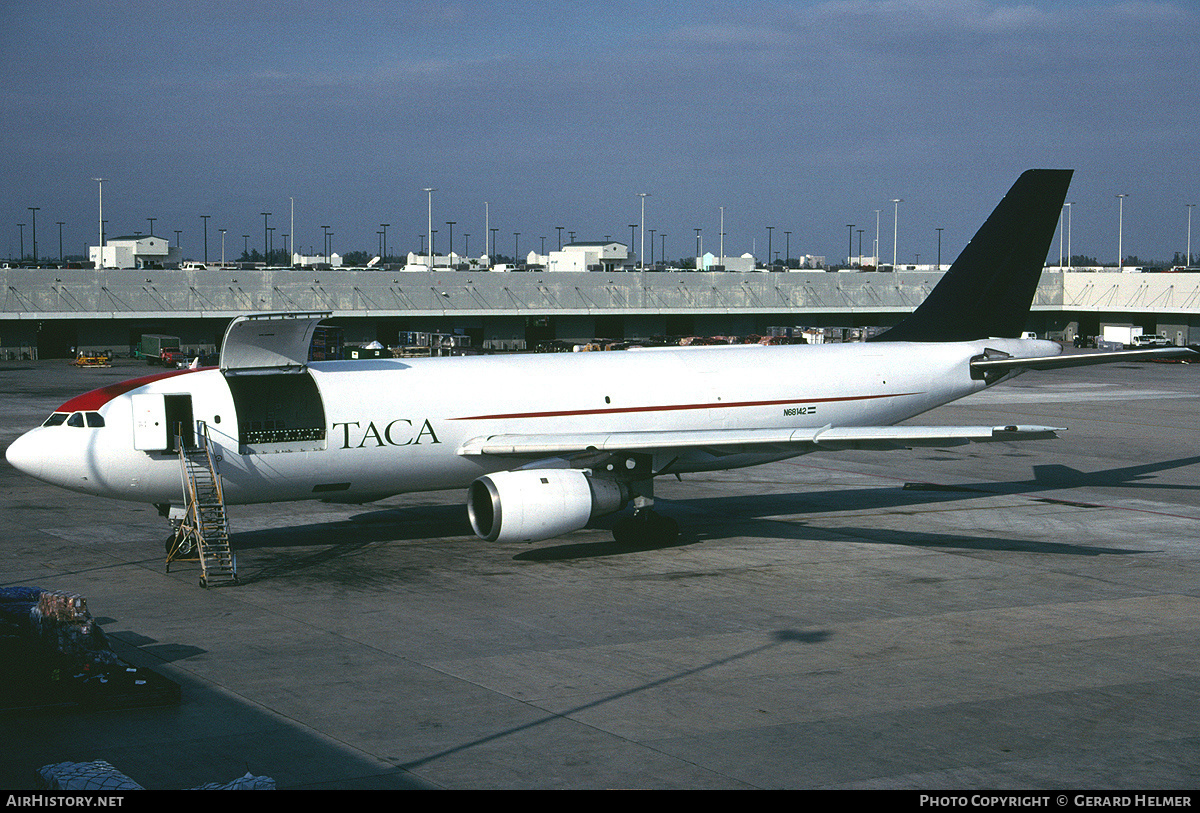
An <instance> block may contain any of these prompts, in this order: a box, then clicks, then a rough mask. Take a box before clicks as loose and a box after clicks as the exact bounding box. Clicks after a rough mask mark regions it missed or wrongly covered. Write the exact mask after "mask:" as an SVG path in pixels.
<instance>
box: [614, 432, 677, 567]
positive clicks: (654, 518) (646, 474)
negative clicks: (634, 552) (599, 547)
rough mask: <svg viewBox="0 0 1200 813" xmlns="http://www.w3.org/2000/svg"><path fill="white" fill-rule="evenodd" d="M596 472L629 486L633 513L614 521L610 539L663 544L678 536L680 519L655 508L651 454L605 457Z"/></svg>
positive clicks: (623, 542)
mask: <svg viewBox="0 0 1200 813" xmlns="http://www.w3.org/2000/svg"><path fill="white" fill-rule="evenodd" d="M596 470H597V473H599V474H602V475H603V474H608V475H610V476H614V477H616V478H617V479H619V480H620V481H621V482H622V485H623V488H625V489H628V494H629V497H630V498H631V501H632V502H633V514H632V515H628V514H626V515H624V516H622V517H620V518H619V519H618V520H617V521H616V522H615V523H614V524H613V532H612V533H613V540H614V541H616V543H617V544H618V545H622V546H630V547H666V546H669V545H674V544H675V542H676V541H677V540H678V539H679V523H678V522H676V521H675V520H674V519H672V518H671V517H664V516H663V515H662V514H659V513H657V512H656V511H655V510H654V476H655V474H656V473H661V471H660V472H655V470H654V457H653V455H649V454H624V455H614V456H612V457H610V458H608V460H607V461H605V463H604V464H602V465H600V466H597V467H596Z"/></svg>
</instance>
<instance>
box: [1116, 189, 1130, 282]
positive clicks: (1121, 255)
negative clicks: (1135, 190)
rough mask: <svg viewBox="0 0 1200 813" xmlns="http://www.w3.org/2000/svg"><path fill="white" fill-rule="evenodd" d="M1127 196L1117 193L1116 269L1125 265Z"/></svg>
mask: <svg viewBox="0 0 1200 813" xmlns="http://www.w3.org/2000/svg"><path fill="white" fill-rule="evenodd" d="M1127 197H1129V195H1128V194H1127V193H1122V194H1120V195H1117V201H1118V210H1117V270H1120V269H1122V268H1124V267H1125V249H1124V240H1125V198H1127Z"/></svg>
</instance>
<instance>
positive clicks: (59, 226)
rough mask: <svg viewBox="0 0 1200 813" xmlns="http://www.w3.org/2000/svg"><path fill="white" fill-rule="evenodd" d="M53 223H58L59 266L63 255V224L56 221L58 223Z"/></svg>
mask: <svg viewBox="0 0 1200 813" xmlns="http://www.w3.org/2000/svg"><path fill="white" fill-rule="evenodd" d="M55 222H57V223H58V264H59V265H62V261H63V253H62V227H63V222H62V221H61V220H58V221H55Z"/></svg>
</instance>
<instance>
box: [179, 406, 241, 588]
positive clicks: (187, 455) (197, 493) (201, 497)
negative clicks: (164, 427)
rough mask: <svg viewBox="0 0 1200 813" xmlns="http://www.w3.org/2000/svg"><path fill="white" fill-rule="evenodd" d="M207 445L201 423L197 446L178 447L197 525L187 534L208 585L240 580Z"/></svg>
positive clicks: (189, 507)
mask: <svg viewBox="0 0 1200 813" xmlns="http://www.w3.org/2000/svg"><path fill="white" fill-rule="evenodd" d="M208 444H209V440H208V434H207V430H206V429H205V428H204V427H203V426H201V429H200V431H198V432H197V446H196V447H195V448H191V449H188V448H186V447H184V446H183V445H182V444H181V446H180V450H179V457H180V461H181V467H182V469H183V471H184V476H185V477H186V479H187V483H186V488H185V494H184V498H185V501H186V502H187V503H188V511H189V514H190V515H191V517H192V520H191V521H192V522H193V523H194V526H195V527H190V526H189V527H188V529H187V533H188V534H189V535H190V536H192V537H193V538H194V540H195V543H196V549H197V551H198V552H199V557H200V567H201V570H202V573H203V581H204V583H206V584H207V583H215V582H227V581H236V580H237V573H236V572H235V570H236V568H235V559H234V555H233V551H232V550H231V549H230V545H229V522H228V520H227V518H226V514H225V503H224V500H223V498H222V495H221V480H220V475H219V474H218V473H217V471H216V468H215V466H214V465H213V460H212V456H211V455H210V454H209V449H208ZM189 495H190V496H189Z"/></svg>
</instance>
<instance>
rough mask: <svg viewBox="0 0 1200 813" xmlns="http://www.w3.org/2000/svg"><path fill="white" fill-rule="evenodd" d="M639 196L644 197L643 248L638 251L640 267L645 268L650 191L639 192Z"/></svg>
mask: <svg viewBox="0 0 1200 813" xmlns="http://www.w3.org/2000/svg"><path fill="white" fill-rule="evenodd" d="M638 197H639V198H641V199H642V240H641V243H642V248H641V250H640V251H639V252H638V267H639V268H642V269H645V267H646V198H648V197H650V193H649V192H638Z"/></svg>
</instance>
